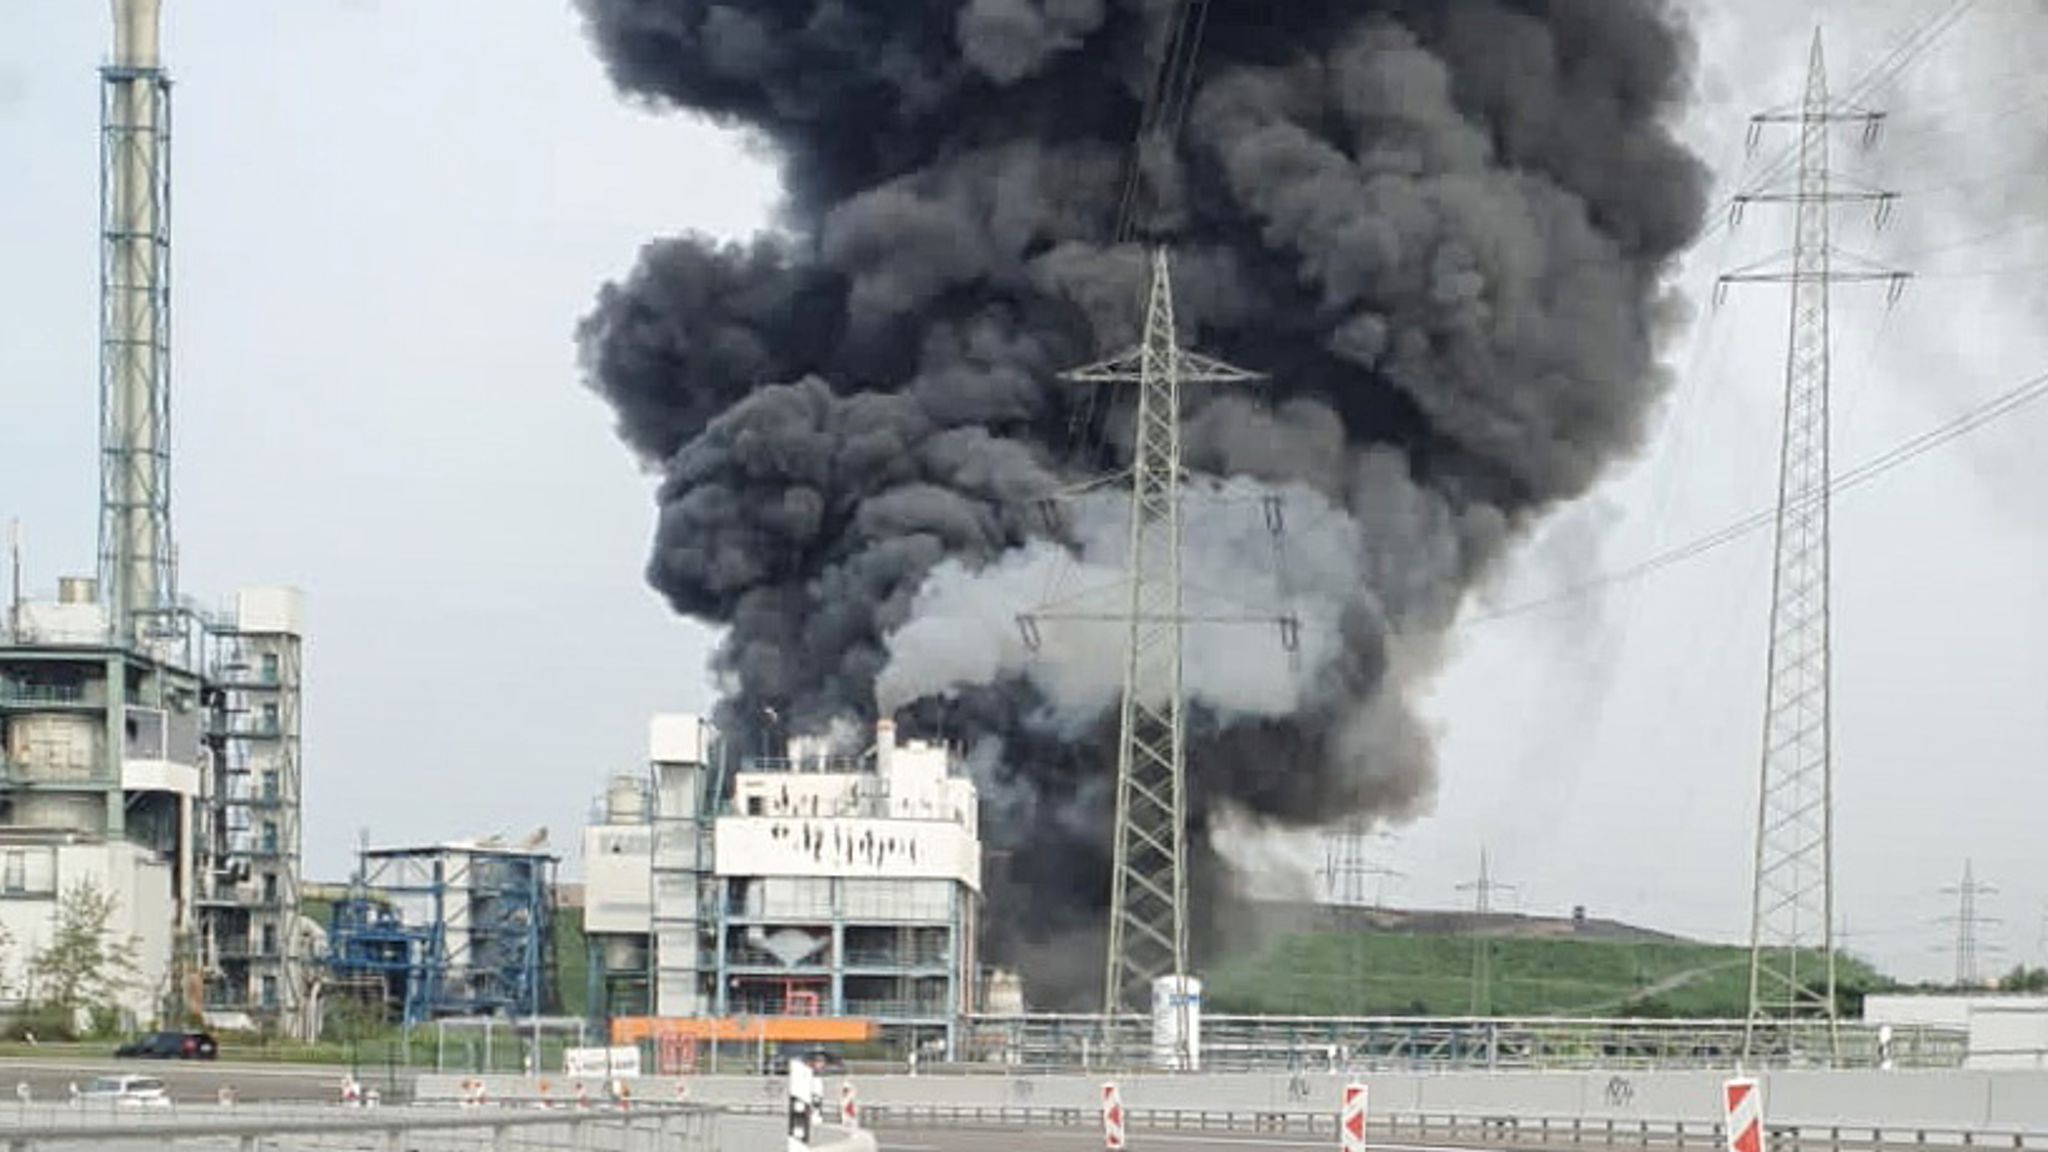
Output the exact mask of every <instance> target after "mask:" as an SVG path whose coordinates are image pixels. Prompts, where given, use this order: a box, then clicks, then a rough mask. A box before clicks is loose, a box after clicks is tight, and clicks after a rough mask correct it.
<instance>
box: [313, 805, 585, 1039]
mask: <svg viewBox="0 0 2048 1152" xmlns="http://www.w3.org/2000/svg"><path fill="white" fill-rule="evenodd" d="M558 864H559V860H558V859H557V858H556V857H554V856H552V855H549V854H548V853H546V852H542V851H538V850H534V849H509V848H501V847H495V846H490V845H472V844H444V845H432V846H428V847H422V848H383V849H375V850H371V849H365V850H363V851H362V852H361V854H360V863H359V865H358V868H357V873H356V880H355V883H354V884H353V886H352V887H351V890H350V894H349V896H348V898H346V899H345V900H343V901H341V902H340V903H338V904H337V905H336V906H335V912H334V927H333V930H332V932H331V933H330V935H329V950H328V961H327V964H328V971H329V974H330V976H331V977H332V978H333V980H334V982H335V983H336V984H337V985H341V986H348V987H355V988H362V987H365V986H370V987H374V988H376V989H377V990H378V992H379V994H380V996H381V998H382V1000H383V1003H384V1004H385V1005H386V1010H387V1012H388V1013H389V1014H390V1015H392V1016H394V1017H396V1018H397V1019H400V1020H402V1021H403V1022H404V1023H406V1024H417V1023H421V1022H424V1021H428V1020H435V1019H441V1018H445V1017H455V1016H503V1017H508V1018H513V1017H534V1016H539V1015H543V1014H546V1013H549V1012H552V1011H555V1010H556V1009H557V1008H558V1007H559V995H558V990H557V988H556V979H555V978H556V964H555V947H554V914H555V892H556V882H555V873H556V868H557V866H558Z"/></svg>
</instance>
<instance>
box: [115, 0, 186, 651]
mask: <svg viewBox="0 0 2048 1152" xmlns="http://www.w3.org/2000/svg"><path fill="white" fill-rule="evenodd" d="M158 15H159V3H158V0H114V3H113V17H114V58H113V61H112V62H111V63H109V64H107V65H106V66H105V67H103V68H101V69H100V585H101V587H102V589H104V594H105V596H106V598H107V605H108V609H109V612H108V615H109V617H110V619H111V621H112V623H113V625H114V628H115V631H116V634H117V635H120V636H133V635H134V634H135V633H136V631H137V629H136V624H135V620H136V614H137V613H148V612H151V611H154V610H157V609H161V608H163V607H166V606H168V605H169V604H170V602H171V600H172V588H171V583H172V578H171V509H170V471H171V468H170V206H171V205H170V199H171V188H170V126H171V116H170V112H171V104H170V97H171V88H170V80H169V78H168V77H167V76H165V75H164V72H163V70H162V68H161V67H160V66H159V64H160V61H159V55H158Z"/></svg>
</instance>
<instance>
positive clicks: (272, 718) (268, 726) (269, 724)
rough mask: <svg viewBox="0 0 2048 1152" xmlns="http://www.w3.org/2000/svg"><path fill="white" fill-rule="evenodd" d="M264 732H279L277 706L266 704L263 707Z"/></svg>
mask: <svg viewBox="0 0 2048 1152" xmlns="http://www.w3.org/2000/svg"><path fill="white" fill-rule="evenodd" d="M263 730H264V731H265V732H275V731H277V705H275V704H265V705H264V706H263Z"/></svg>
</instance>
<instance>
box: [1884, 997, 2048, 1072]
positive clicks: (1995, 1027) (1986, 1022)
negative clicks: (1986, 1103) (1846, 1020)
mask: <svg viewBox="0 0 2048 1152" xmlns="http://www.w3.org/2000/svg"><path fill="white" fill-rule="evenodd" d="M1863 1019H1864V1022H1865V1023H1868V1024H1875V1025H1880V1026H1883V1025H1890V1026H1891V1027H1893V1028H1952V1029H1955V1030H1957V1031H1961V1032H1966V1033H1968V1034H1969V1037H1970V1044H1969V1049H1968V1053H1967V1054H1966V1055H1965V1056H1964V1057H1963V1066H1964V1067H1966V1068H1982V1069H1987V1070H1995V1069H2011V1068H2048V996H2019V995H2011V994H2001V993H1996V992H1978V993H1931V994H1918V993H1901V994H1894V995H1872V996H1866V997H1864V999H1863Z"/></svg>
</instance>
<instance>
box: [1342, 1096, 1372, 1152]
mask: <svg viewBox="0 0 2048 1152" xmlns="http://www.w3.org/2000/svg"><path fill="white" fill-rule="evenodd" d="M1365 1099H1366V1093H1365V1085H1363V1084H1346V1085H1345V1086H1344V1111H1343V1112H1342V1113H1341V1114H1340V1116H1339V1118H1338V1123H1337V1131H1338V1134H1339V1135H1340V1136H1341V1137H1342V1139H1343V1143H1342V1145H1341V1147H1342V1149H1343V1152H1365Z"/></svg>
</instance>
